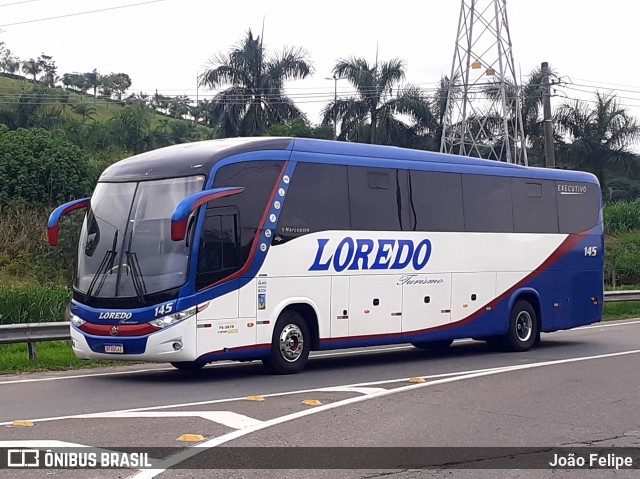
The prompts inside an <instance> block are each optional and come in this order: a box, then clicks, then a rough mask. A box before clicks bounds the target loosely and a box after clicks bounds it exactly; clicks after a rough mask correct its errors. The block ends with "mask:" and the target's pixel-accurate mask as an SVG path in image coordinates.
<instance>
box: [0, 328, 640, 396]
mask: <svg viewBox="0 0 640 479" xmlns="http://www.w3.org/2000/svg"><path fill="white" fill-rule="evenodd" d="M634 324H640V320H621V321H615V322H613V321H612V322H606V323H597V324H593V325H590V326H581V327H578V328H573V329H572V330H566V331H580V330H582V329H597V328H612V327H617V326H631V325H634ZM557 332H565V331H557ZM550 334H552V333H550ZM466 342H473V340H472V339H459V340H456V344H460V343H466ZM405 349H406V350H411V349H415V348H414V347H413V346H392V347H387V348H377V349H358V350H357V351H340V352H335V353H323V352H319V353H313V354H311V357H312V358H328V357H336V356H337V357H340V356H349V355H352V354H362V353H378V352H385V351H399V350H405ZM230 365H234V366H237V365H238V363H237V362H235V361H221V362H217V363H214V364H210V365H208V366H207V369H210V368H215V367H223V366H230ZM174 370H175V368H173V367H158V368H146V369H135V370H131V371H112V372H107V373H88V374H73V375H70V376H56V377H46V378H28V379H11V380H7V381H0V386H2V385H5V384H22V383H36V382H42V381H61V380H64V379H79V378H92V377H100V376H119V375H125V374H139V373H146V372H155V371H174Z"/></svg>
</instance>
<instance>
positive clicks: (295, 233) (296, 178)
mask: <svg viewBox="0 0 640 479" xmlns="http://www.w3.org/2000/svg"><path fill="white" fill-rule="evenodd" d="M349 228H350V219H349V187H348V184H347V168H346V166H342V165H325V164H318V163H300V164H298V166H297V167H296V170H295V172H294V173H293V178H292V179H291V186H290V187H289V192H288V193H287V198H286V200H285V202H284V206H283V207H282V215H281V216H280V220H279V221H278V227H277V230H276V236H275V237H274V240H273V241H274V243H273V244H274V245H278V244H283V243H285V242H287V241H289V240H292V239H294V238H297V237H299V236H304V235H306V234H310V233H316V232H318V231H327V230H348V229H349Z"/></svg>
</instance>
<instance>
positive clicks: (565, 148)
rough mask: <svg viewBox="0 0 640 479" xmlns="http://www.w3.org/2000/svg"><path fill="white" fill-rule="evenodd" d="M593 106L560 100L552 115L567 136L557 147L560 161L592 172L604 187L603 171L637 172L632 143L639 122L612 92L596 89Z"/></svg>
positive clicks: (639, 136) (637, 166)
mask: <svg viewBox="0 0 640 479" xmlns="http://www.w3.org/2000/svg"><path fill="white" fill-rule="evenodd" d="M594 103H595V104H594V106H593V108H591V107H589V105H588V104H587V103H586V102H584V101H580V100H576V101H574V102H571V103H564V104H562V105H561V106H560V107H559V108H558V109H557V111H556V114H555V115H554V123H555V125H556V128H557V129H558V130H559V132H560V133H561V134H563V135H565V137H566V138H567V140H568V141H567V142H566V143H565V142H563V143H562V144H561V145H560V148H559V150H560V151H559V161H560V162H562V163H564V164H565V165H568V166H570V167H572V168H578V169H583V170H587V171H590V172H592V173H594V174H595V175H596V176H597V177H598V179H599V180H600V185H601V187H602V189H603V191H604V190H606V178H605V171H606V170H610V171H614V172H623V173H627V174H628V173H633V172H638V171H639V170H640V168H639V162H638V156H637V155H636V154H635V153H633V151H632V150H631V145H632V144H633V143H635V142H637V140H638V138H640V125H639V124H638V122H637V120H636V119H635V118H633V117H632V116H631V115H630V114H629V112H628V110H627V109H626V108H624V107H623V106H622V105H621V104H620V102H619V101H618V100H617V99H616V97H615V95H613V94H602V93H600V92H597V93H596V98H595V102H594Z"/></svg>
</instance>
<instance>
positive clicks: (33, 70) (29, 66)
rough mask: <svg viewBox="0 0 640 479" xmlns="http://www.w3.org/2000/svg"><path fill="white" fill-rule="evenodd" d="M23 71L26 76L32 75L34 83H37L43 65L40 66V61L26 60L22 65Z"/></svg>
mask: <svg viewBox="0 0 640 479" xmlns="http://www.w3.org/2000/svg"><path fill="white" fill-rule="evenodd" d="M22 71H23V72H24V74H25V75H32V76H33V83H35V82H36V80H37V77H38V74H39V73H40V72H41V71H42V65H41V64H40V62H38V60H34V59H33V58H30V59H29V60H26V61H25V62H24V63H23V64H22Z"/></svg>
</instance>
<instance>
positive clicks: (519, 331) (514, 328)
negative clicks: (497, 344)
mask: <svg viewBox="0 0 640 479" xmlns="http://www.w3.org/2000/svg"><path fill="white" fill-rule="evenodd" d="M539 337H540V326H539V321H538V315H537V314H536V311H535V309H534V308H533V306H531V304H530V303H529V302H528V301H524V300H520V301H517V302H516V304H514V305H513V309H512V310H511V316H510V317H509V332H508V333H507V335H506V336H504V338H503V344H504V346H505V349H507V350H508V351H515V352H520V351H528V350H529V349H530V348H531V346H533V345H534V344H535V343H536V340H537V338H539Z"/></svg>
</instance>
